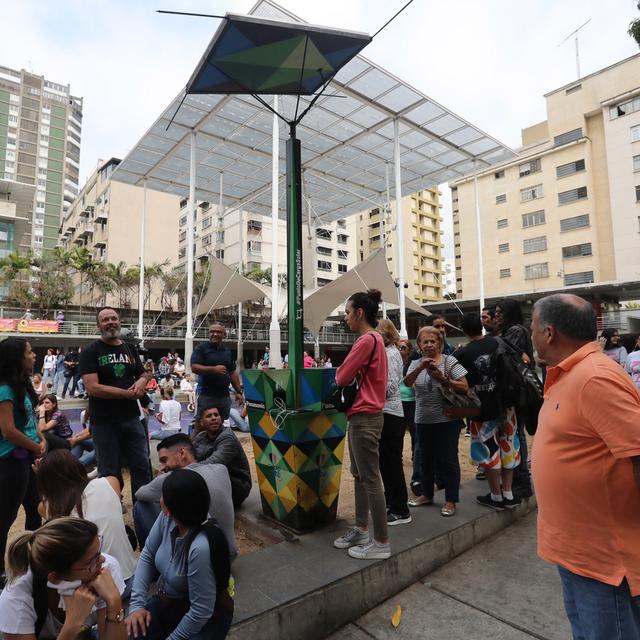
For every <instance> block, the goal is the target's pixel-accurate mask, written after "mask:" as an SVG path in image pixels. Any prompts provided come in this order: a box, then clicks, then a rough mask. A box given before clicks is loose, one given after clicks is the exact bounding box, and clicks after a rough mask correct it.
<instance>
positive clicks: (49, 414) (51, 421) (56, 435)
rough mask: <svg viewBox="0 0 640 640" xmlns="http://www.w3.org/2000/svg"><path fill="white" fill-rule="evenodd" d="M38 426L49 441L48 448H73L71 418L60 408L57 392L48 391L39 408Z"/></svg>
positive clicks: (50, 449) (49, 449)
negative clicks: (70, 440) (71, 442)
mask: <svg viewBox="0 0 640 640" xmlns="http://www.w3.org/2000/svg"><path fill="white" fill-rule="evenodd" d="M38 412H39V413H38V428H39V429H40V432H41V433H42V434H43V435H44V438H45V440H46V441H47V450H48V451H53V450H54V449H67V450H68V449H71V444H70V442H69V439H70V438H71V436H72V435H73V430H72V429H71V425H70V424H69V418H67V416H65V415H64V413H62V411H60V410H59V409H58V398H57V397H56V394H55V393H47V394H46V395H45V396H44V400H43V401H42V404H41V405H40V407H39V408H38Z"/></svg>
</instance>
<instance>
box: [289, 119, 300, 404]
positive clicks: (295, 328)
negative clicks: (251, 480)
mask: <svg viewBox="0 0 640 640" xmlns="http://www.w3.org/2000/svg"><path fill="white" fill-rule="evenodd" d="M287 274H288V277H287V304H288V316H289V339H288V346H289V369H291V376H292V379H293V393H294V406H293V407H292V408H294V409H295V408H298V397H299V395H298V389H299V382H300V381H299V374H300V371H302V368H303V363H302V354H303V345H304V334H303V332H304V322H303V315H302V312H303V309H302V302H303V300H302V177H301V158H300V140H298V139H297V138H296V127H295V124H292V125H291V129H290V137H289V139H288V140H287Z"/></svg>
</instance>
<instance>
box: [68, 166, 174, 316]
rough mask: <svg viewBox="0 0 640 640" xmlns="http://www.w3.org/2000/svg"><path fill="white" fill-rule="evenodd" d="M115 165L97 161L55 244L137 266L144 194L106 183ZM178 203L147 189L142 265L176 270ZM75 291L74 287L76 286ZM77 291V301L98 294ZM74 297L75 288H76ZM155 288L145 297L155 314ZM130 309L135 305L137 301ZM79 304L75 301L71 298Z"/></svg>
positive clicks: (114, 299)
mask: <svg viewBox="0 0 640 640" xmlns="http://www.w3.org/2000/svg"><path fill="white" fill-rule="evenodd" d="M119 163H120V160H118V159H117V158H111V159H110V160H108V161H106V162H102V161H100V162H99V163H98V166H97V168H96V170H95V171H94V172H93V174H92V175H91V176H90V177H89V179H88V180H87V182H86V184H85V185H84V186H83V187H82V189H81V190H80V193H79V194H78V197H77V198H76V199H75V200H74V202H73V203H72V204H71V206H70V207H69V209H68V211H67V212H66V213H65V215H64V219H63V221H62V224H61V225H60V236H59V244H60V246H62V247H63V248H64V249H67V250H72V249H73V248H74V247H85V248H86V249H87V250H88V251H90V252H91V255H92V257H93V259H94V260H95V261H97V262H100V263H104V264H106V263H112V264H115V265H117V264H118V263H120V262H123V263H125V264H126V265H127V266H136V265H138V264H139V262H140V229H141V224H142V212H143V201H144V189H143V188H142V187H135V186H132V185H128V184H125V183H124V182H116V181H114V180H111V174H112V173H113V171H114V169H115V168H116V167H117V165H118V164H119ZM179 203H180V198H179V197H178V196H175V195H171V194H166V193H162V192H160V191H153V190H151V189H147V192H146V224H145V246H144V249H145V265H150V264H153V263H158V264H160V263H163V262H165V261H167V262H168V265H167V268H168V269H171V268H172V267H176V266H178V215H177V210H178V208H179ZM77 285H78V287H79V282H78V283H77ZM88 287H89V285H88V283H87V288H86V290H85V291H83V292H82V294H83V301H84V303H85V304H87V301H88V300H95V299H96V297H97V296H99V292H97V291H93V292H90V291H89V288H88ZM77 292H78V294H79V293H80V292H79V288H78V289H77ZM160 294H161V289H160V284H159V283H157V284H156V285H155V286H154V288H153V290H152V292H151V296H150V308H151V309H153V310H155V309H161V308H162V305H161V295H160ZM134 302H135V304H134V305H133V306H137V300H135V301H134ZM74 303H75V304H78V303H79V298H78V299H74ZM106 304H113V305H118V294H117V293H114V294H110V295H108V296H107V298H106Z"/></svg>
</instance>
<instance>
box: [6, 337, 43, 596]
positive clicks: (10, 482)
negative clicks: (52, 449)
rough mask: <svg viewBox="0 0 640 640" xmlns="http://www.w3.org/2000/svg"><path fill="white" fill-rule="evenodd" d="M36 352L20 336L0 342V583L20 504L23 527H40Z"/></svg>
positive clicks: (41, 452) (39, 450)
mask: <svg viewBox="0 0 640 640" xmlns="http://www.w3.org/2000/svg"><path fill="white" fill-rule="evenodd" d="M35 361H36V354H35V352H34V351H33V350H32V349H31V345H30V344H29V343H28V342H27V341H26V340H25V339H24V338H7V339H6V340H3V341H2V342H0V586H2V583H3V582H4V551H5V548H6V546H7V535H8V533H9V529H10V528H11V525H12V524H13V523H14V521H15V519H16V516H17V515H18V509H19V508H20V505H22V506H23V507H24V510H25V513H26V516H27V517H26V522H25V526H26V528H27V529H30V530H33V529H37V528H38V527H39V526H40V516H39V515H38V502H39V499H38V492H37V491H36V478H35V475H34V473H33V470H32V469H31V465H32V464H33V461H34V459H35V458H38V457H40V456H42V454H43V453H44V452H45V450H46V442H45V441H44V439H43V438H42V435H41V434H40V433H39V432H38V427H37V423H36V420H35V418H34V415H33V411H34V408H35V406H36V404H37V402H38V399H37V398H36V394H35V392H34V390H33V385H32V384H31V378H30V376H31V372H32V371H33V365H34V363H35Z"/></svg>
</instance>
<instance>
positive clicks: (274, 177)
mask: <svg viewBox="0 0 640 640" xmlns="http://www.w3.org/2000/svg"><path fill="white" fill-rule="evenodd" d="M273 109H274V111H278V96H273ZM271 135H272V141H271V154H272V158H271V325H270V326H269V366H270V367H273V368H274V369H281V368H282V353H281V347H280V339H281V336H280V319H279V318H278V313H279V311H280V300H279V297H280V274H279V273H278V249H279V246H280V243H279V242H278V240H279V238H278V225H279V216H278V199H279V192H278V187H279V184H278V177H279V176H278V174H279V162H280V130H279V122H278V116H277V115H276V114H275V113H274V114H273V128H272V134H271Z"/></svg>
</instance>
